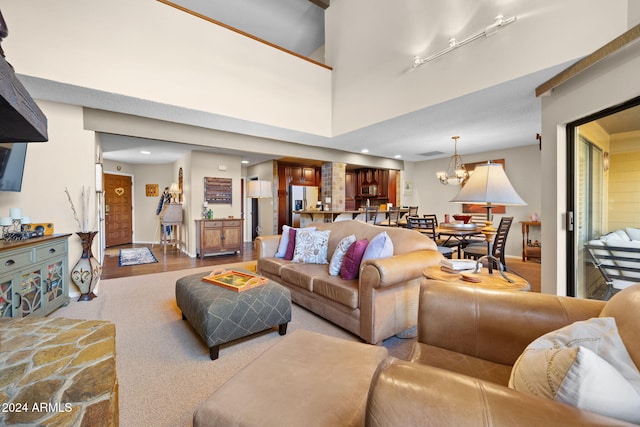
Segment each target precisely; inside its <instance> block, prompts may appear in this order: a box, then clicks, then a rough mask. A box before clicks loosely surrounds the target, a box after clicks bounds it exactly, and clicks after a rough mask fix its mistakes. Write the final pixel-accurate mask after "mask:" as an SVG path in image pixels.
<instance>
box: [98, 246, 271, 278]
mask: <svg viewBox="0 0 640 427" xmlns="http://www.w3.org/2000/svg"><path fill="white" fill-rule="evenodd" d="M141 247H148V248H149V249H151V252H153V255H154V256H155V257H156V259H157V260H158V262H155V263H151V264H142V265H127V266H123V267H120V266H119V265H118V255H119V253H120V249H125V248H141ZM256 259H258V256H257V253H256V252H255V251H254V250H253V243H252V242H247V243H245V244H244V247H243V249H242V255H239V254H231V255H216V256H208V257H205V258H204V259H200V258H191V257H190V256H188V255H186V254H184V253H181V252H179V251H178V250H176V249H175V247H168V248H167V253H166V255H165V254H164V253H163V249H162V246H160V245H159V244H155V245H145V244H137V243H134V244H129V245H121V246H113V247H110V248H107V249H106V250H105V256H104V260H103V263H102V275H101V276H100V277H101V278H102V279H115V278H117V277H127V276H139V275H142V274H151V273H161V272H164V271H174V270H186V269H189V268H194V267H206V266H208V265H212V266H213V265H220V264H229V263H233V262H243V261H252V260H256Z"/></svg>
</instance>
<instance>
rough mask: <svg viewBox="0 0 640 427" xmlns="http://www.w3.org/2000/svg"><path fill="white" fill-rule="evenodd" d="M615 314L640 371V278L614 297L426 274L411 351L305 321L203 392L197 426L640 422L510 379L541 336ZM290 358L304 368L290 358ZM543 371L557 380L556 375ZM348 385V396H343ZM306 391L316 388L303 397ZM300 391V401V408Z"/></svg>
mask: <svg viewBox="0 0 640 427" xmlns="http://www.w3.org/2000/svg"><path fill="white" fill-rule="evenodd" d="M608 318H614V319H615V323H616V324H617V330H618V333H619V337H620V338H621V341H622V343H623V345H624V347H625V348H626V351H627V352H628V354H627V357H630V363H631V364H635V367H636V371H637V366H639V365H640V339H639V338H640V337H639V336H638V335H639V333H638V331H639V325H640V285H635V286H633V287H630V288H627V289H625V290H623V291H621V292H620V293H618V294H616V295H615V296H614V297H613V298H612V299H611V300H610V301H607V302H603V301H596V300H587V299H577V298H570V297H560V296H555V295H548V294H538V293H529V292H503V291H494V290H487V289H480V288H478V287H474V286H473V285H452V284H451V283H447V282H441V281H436V280H425V281H424V283H423V284H422V287H421V291H420V309H419V317H418V337H417V340H416V342H415V343H414V347H413V352H412V353H411V355H410V357H409V360H399V359H397V358H394V357H383V356H384V352H382V353H381V352H376V353H374V352H373V349H379V348H380V347H379V346H367V345H366V344H360V343H353V342H349V341H344V340H341V341H342V344H340V343H336V338H333V337H328V336H324V335H320V334H312V333H310V332H307V331H296V332H298V333H299V334H296V335H294V334H292V335H290V336H287V337H286V338H285V339H284V340H282V341H280V342H278V343H277V344H275V345H274V346H273V347H272V348H271V349H269V350H267V351H266V352H265V353H264V354H262V355H261V356H259V357H258V358H257V359H256V360H254V361H253V362H252V363H251V364H249V365H248V366H247V367H245V368H244V369H243V370H242V371H240V372H239V373H238V374H236V376H234V377H232V378H231V379H229V381H227V382H226V383H225V384H223V385H222V386H221V387H220V388H219V389H218V390H217V391H216V392H214V393H213V395H212V396H211V397H209V398H208V399H207V400H205V401H204V402H202V403H201V404H200V405H199V407H198V409H197V410H196V411H195V414H194V426H197V427H203V426H209V425H217V426H226V425H235V426H239V425H242V426H253V425H256V426H257V425H260V426H278V425H309V426H312V425H313V426H332V427H333V426H362V425H367V426H457V427H459V426H469V427H475V426H510V427H511V426H559V425H562V426H613V425H616V426H630V425H635V424H630V423H628V422H625V421H621V420H620V419H617V418H613V417H610V416H605V415H600V414H596V413H594V412H590V411H587V410H583V409H578V408H577V407H574V406H571V405H568V404H565V403H560V402H558V401H556V400H553V399H551V398H547V397H540V396H536V395H533V394H530V393H528V392H523V391H518V390H516V389H514V388H510V387H508V384H509V382H510V375H511V371H512V369H513V366H514V364H516V363H518V362H517V361H518V360H519V358H520V356H521V355H522V354H523V352H525V349H527V348H529V347H530V345H531V343H532V342H534V341H535V340H538V339H540V337H542V336H543V335H544V334H548V333H553V332H554V331H558V329H560V328H564V327H567V326H568V325H576V324H577V323H578V322H580V321H586V320H588V319H591V320H598V321H601V320H607V319H608ZM560 330H562V329H560ZM303 332H304V334H303ZM589 341H594V340H593V339H592V338H590V339H589ZM294 344H295V345H294ZM557 345H558V344H554V347H555V346H557ZM580 345H583V344H582V343H581V344H580ZM586 345H589V344H588V343H587V344H586ZM598 345H599V344H598ZM356 346H360V347H356ZM367 347H368V348H367ZM325 349H326V350H325ZM554 349H555V348H554ZM383 350H384V349H383ZM354 360H361V361H362V363H361V366H360V369H346V367H348V366H351V365H350V364H352V363H353V361H354ZM308 361H313V364H312V365H311V366H310V364H309V363H307V362H308ZM341 361H343V362H341ZM543 362H544V363H543V368H546V367H547V366H548V364H547V362H548V361H547V360H543ZM372 363H377V369H376V370H375V371H373V372H372V370H371V368H370V366H371V364H372ZM335 364H338V366H337V367H335V369H334V368H332V366H334V365H335ZM289 365H291V366H292V369H293V370H294V372H295V375H292V374H291V373H290V372H289V371H287V370H286V369H284V370H283V369H282V367H287V366H289ZM343 365H344V366H343ZM554 367H555V366H554ZM587 369H589V368H587ZM333 372H335V373H336V375H337V376H338V377H334V376H333ZM546 373H547V374H548V373H549V371H548V370H547V372H546ZM636 373H637V372H636ZM542 374H543V375H542V377H543V378H542V379H541V380H542V382H543V383H546V382H547V380H548V379H549V376H548V375H545V370H544V369H543V370H542ZM324 377H327V379H326V381H325V380H323V378H324ZM335 381H338V383H341V384H343V386H340V385H339V384H336V383H335ZM363 381H367V383H368V384H369V385H368V387H364V388H363V387H362V383H363ZM310 384H313V386H312V387H311V386H310ZM602 386H604V385H603V384H601V383H596V384H591V388H592V391H595V393H596V396H597V398H598V399H602V400H603V401H605V402H606V399H609V401H611V399H612V398H613V399H614V400H621V399H622V398H623V397H624V396H622V395H621V391H619V392H616V393H611V395H605V394H604V393H602V391H603V390H601V389H600V387H602ZM343 387H347V388H348V393H347V394H348V397H347V396H345V397H340V396H341V394H340V393H341V390H342V388H343ZM576 389H577V387H576ZM307 390H308V392H307ZM367 390H368V391H367ZM582 391H583V390H581V392H582ZM577 392H578V391H577V390H576V393H577ZM305 393H309V395H312V397H311V398H309V399H298V400H296V396H300V395H306V394H305ZM365 395H366V399H365ZM293 400H296V403H295V405H294V406H295V408H294V409H295V410H289V409H290V408H291V401H293ZM345 405H346V406H345ZM345 414H349V415H348V416H346V415H345ZM331 415H333V416H331Z"/></svg>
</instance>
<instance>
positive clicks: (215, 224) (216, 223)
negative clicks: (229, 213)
mask: <svg viewBox="0 0 640 427" xmlns="http://www.w3.org/2000/svg"><path fill="white" fill-rule="evenodd" d="M220 227H222V221H204V228H220Z"/></svg>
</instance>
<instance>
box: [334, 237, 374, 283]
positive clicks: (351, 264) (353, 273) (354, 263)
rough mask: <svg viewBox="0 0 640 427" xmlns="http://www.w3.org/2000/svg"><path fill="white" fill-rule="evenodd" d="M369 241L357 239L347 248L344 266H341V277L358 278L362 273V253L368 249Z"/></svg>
mask: <svg viewBox="0 0 640 427" xmlns="http://www.w3.org/2000/svg"><path fill="white" fill-rule="evenodd" d="M368 244H369V241H368V240H367V239H362V240H357V241H355V242H353V244H352V245H351V246H350V247H349V249H348V250H347V253H346V255H345V256H344V260H342V267H341V268H340V277H342V278H343V279H345V280H352V279H356V278H358V275H359V274H360V262H361V261H362V255H364V251H365V250H366V249H367V245H368Z"/></svg>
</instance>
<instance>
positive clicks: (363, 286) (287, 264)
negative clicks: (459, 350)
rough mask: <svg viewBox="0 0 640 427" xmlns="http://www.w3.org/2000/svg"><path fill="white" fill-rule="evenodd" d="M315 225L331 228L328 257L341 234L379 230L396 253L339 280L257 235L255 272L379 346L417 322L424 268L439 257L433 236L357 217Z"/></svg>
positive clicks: (370, 235)
mask: <svg viewBox="0 0 640 427" xmlns="http://www.w3.org/2000/svg"><path fill="white" fill-rule="evenodd" d="M313 226H315V227H316V229H318V230H331V233H330V237H329V247H328V258H327V259H328V260H331V256H332V254H333V252H334V250H335V248H336V246H337V244H338V243H339V242H340V240H342V238H344V237H346V236H348V235H350V234H355V236H356V237H357V238H358V239H363V238H367V239H369V241H371V239H373V238H374V237H375V236H376V235H377V234H379V233H381V232H383V231H386V232H387V234H388V235H389V236H390V238H391V241H392V242H393V247H394V255H393V256H392V257H390V258H383V259H375V260H367V261H364V262H363V264H362V267H361V270H360V277H359V278H358V279H354V280H343V279H341V278H340V277H339V276H330V275H329V266H328V265H327V264H300V263H294V262H291V261H287V260H284V259H282V258H275V257H274V256H273V255H274V254H275V253H276V250H277V248H278V243H279V242H280V236H260V237H258V238H257V239H256V241H255V248H256V250H257V253H258V263H257V271H258V273H259V274H261V275H263V276H265V277H268V278H270V279H273V280H275V281H276V282H278V283H280V284H282V285H283V286H286V287H287V288H289V289H290V290H291V300H292V301H293V302H295V303H296V304H298V305H300V306H302V307H305V308H306V309H308V310H310V311H312V312H314V313H316V314H318V315H319V316H322V317H324V318H325V319H327V320H329V321H331V322H333V323H335V324H336V325H339V326H341V327H343V328H344V329H346V330H348V331H350V332H352V333H354V334H356V335H358V336H359V337H360V338H362V339H363V340H364V341H366V342H367V343H371V344H379V343H381V342H382V341H383V340H385V339H387V338H389V337H391V336H393V335H396V334H398V333H399V332H402V331H404V330H406V329H408V328H410V327H412V326H414V325H415V324H416V318H417V313H418V293H419V287H420V282H421V280H422V278H423V276H422V271H423V270H424V269H425V267H428V266H432V265H437V264H438V263H439V262H440V260H441V259H443V257H442V255H440V253H439V252H438V249H437V246H436V244H435V243H434V242H433V240H431V239H430V238H428V237H426V236H423V235H422V234H420V233H417V232H415V231H413V230H408V229H404V228H399V227H380V226H375V225H371V224H367V223H364V222H361V221H339V222H334V223H317V224H313Z"/></svg>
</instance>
